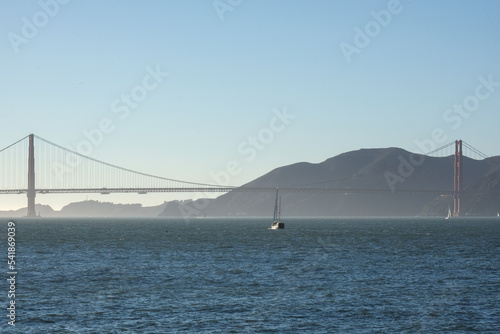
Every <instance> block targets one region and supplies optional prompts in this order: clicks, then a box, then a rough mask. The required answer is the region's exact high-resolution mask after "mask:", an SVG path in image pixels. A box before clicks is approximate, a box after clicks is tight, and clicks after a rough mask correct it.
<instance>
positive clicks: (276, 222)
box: [270, 188, 285, 230]
mask: <svg viewBox="0 0 500 334" xmlns="http://www.w3.org/2000/svg"><path fill="white" fill-rule="evenodd" d="M278 192H279V190H278V188H276V199H275V200H274V215H273V223H272V224H271V228H270V229H271V230H278V229H284V228H285V223H283V222H282V221H281V197H279V194H278Z"/></svg>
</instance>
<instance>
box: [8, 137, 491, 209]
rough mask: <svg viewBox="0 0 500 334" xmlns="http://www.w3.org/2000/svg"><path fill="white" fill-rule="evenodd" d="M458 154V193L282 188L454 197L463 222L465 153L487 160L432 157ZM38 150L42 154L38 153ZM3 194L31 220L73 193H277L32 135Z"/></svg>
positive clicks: (11, 153)
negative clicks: (118, 161)
mask: <svg viewBox="0 0 500 334" xmlns="http://www.w3.org/2000/svg"><path fill="white" fill-rule="evenodd" d="M453 146H454V148H455V152H454V156H455V159H454V167H453V173H454V182H453V190H421V189H419V190H394V189H392V190H391V189H389V188H385V189H352V188H346V187H325V186H323V187H317V186H315V185H298V186H289V187H281V186H280V191H284V192H337V193H345V194H352V193H387V192H390V193H395V192H396V193H429V194H437V195H449V196H453V207H454V210H453V214H454V216H460V199H461V195H462V194H464V193H465V191H464V189H463V148H464V147H465V148H467V149H469V151H470V152H471V153H472V154H474V155H475V156H476V157H480V158H483V159H484V158H487V156H486V155H485V154H483V153H481V152H480V151H479V150H477V149H475V148H474V147H472V146H470V145H469V144H467V143H465V142H463V141H461V140H457V141H455V142H451V143H449V144H446V145H444V146H442V147H439V148H438V149H436V150H434V151H432V152H429V153H427V155H431V154H435V153H436V152H446V150H448V149H449V148H450V147H453ZM35 148H36V149H35ZM0 168H1V171H0V194H27V199H28V211H27V216H29V217H33V216H36V212H35V198H36V195H37V194H65V193H66V194H67V193H100V194H111V193H138V194H147V193H160V192H196V193H208V192H217V193H227V192H233V191H237V192H247V191H251V192H272V191H275V190H276V187H275V186H273V187H249V186H225V185H217V184H206V183H197V182H190V181H182V180H176V179H171V178H166V177H161V176H155V175H151V174H147V173H142V172H139V171H134V170H131V169H127V168H123V167H120V166H117V165H113V164H110V163H107V162H104V161H100V160H97V159H94V158H91V157H89V156H86V155H83V154H81V153H78V152H75V151H73V150H70V149H68V148H65V147H63V146H60V145H58V144H55V143H52V142H50V141H48V140H46V139H44V138H41V137H39V136H35V135H34V134H30V135H28V136H26V137H24V138H22V139H20V140H18V141H16V142H15V143H13V144H11V145H9V146H7V147H5V148H3V149H1V150H0Z"/></svg>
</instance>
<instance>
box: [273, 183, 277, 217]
mask: <svg viewBox="0 0 500 334" xmlns="http://www.w3.org/2000/svg"><path fill="white" fill-rule="evenodd" d="M277 219H278V188H276V199H275V200H274V217H273V221H277Z"/></svg>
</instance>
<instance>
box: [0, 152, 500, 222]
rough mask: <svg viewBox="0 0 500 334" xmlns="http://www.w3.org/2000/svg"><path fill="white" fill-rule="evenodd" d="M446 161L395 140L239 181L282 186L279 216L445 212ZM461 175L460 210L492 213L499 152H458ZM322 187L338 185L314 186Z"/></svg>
mask: <svg viewBox="0 0 500 334" xmlns="http://www.w3.org/2000/svg"><path fill="white" fill-rule="evenodd" d="M453 164H454V157H453V156H449V157H442V158H436V157H429V156H420V155H415V154H412V153H410V152H408V151H405V150H403V149H399V148H381V149H361V150H357V151H352V152H347V153H343V154H340V155H337V156H335V157H333V158H330V159H327V160H325V161H323V162H321V163H317V164H314V163H307V162H300V163H295V164H292V165H288V166H283V167H279V168H276V169H274V170H272V171H270V172H269V173H267V174H265V175H263V176H261V177H259V178H257V179H255V180H253V181H251V182H249V183H247V184H245V185H243V186H242V187H266V188H272V189H274V188H276V187H279V188H282V190H281V191H280V194H281V197H282V209H283V216H284V217H348V216H445V215H446V214H447V212H448V208H449V207H451V208H452V209H453V201H452V196H451V195H442V194H440V193H438V191H443V190H445V191H452V190H453ZM463 182H464V184H463V186H464V194H463V195H462V207H461V209H462V210H461V211H462V214H465V215H470V216H496V214H497V212H500V156H496V157H491V158H488V159H484V160H473V159H470V158H467V157H464V158H463ZM286 188H308V189H312V190H314V191H301V192H291V191H286ZM328 188H330V189H331V188H335V189H342V191H338V192H330V191H324V192H321V191H318V190H321V189H325V190H326V189H328ZM400 191H403V192H400ZM404 191H407V192H404ZM428 191H436V192H428ZM274 196H275V193H274V191H270V192H236V191H235V192H230V193H227V194H224V195H222V196H220V197H218V198H216V199H203V200H199V201H196V202H193V201H190V200H187V201H171V202H165V203H163V204H162V205H158V206H153V207H143V206H142V205H140V204H113V203H105V202H99V201H84V202H79V203H71V204H69V205H67V206H65V207H64V208H62V210H61V211H54V210H52V209H51V208H50V207H49V206H46V205H37V207H36V211H37V212H40V215H41V216H44V217H54V216H60V217H63V216H64V217H104V216H109V217H113V216H114V217H141V216H142V217H155V216H163V217H184V218H188V217H204V216H207V217H220V216H252V217H260V216H262V217H269V216H271V215H272V212H273V205H274ZM25 214H26V209H20V210H17V211H4V212H0V215H1V216H4V217H5V216H11V217H15V216H23V215H25Z"/></svg>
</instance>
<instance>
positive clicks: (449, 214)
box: [445, 208, 451, 219]
mask: <svg viewBox="0 0 500 334" xmlns="http://www.w3.org/2000/svg"><path fill="white" fill-rule="evenodd" d="M450 218H451V209H450V208H448V215H447V216H446V218H445V219H450Z"/></svg>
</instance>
